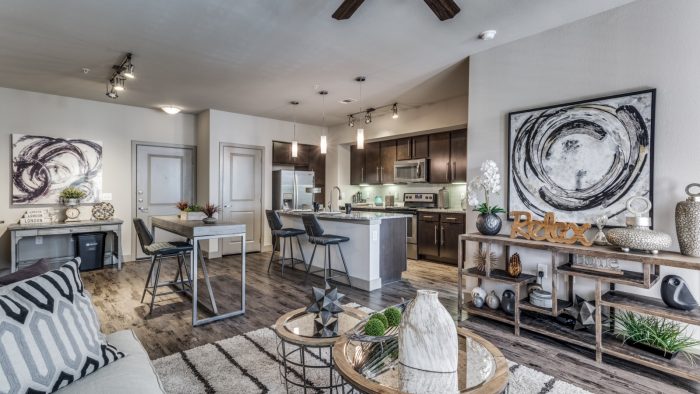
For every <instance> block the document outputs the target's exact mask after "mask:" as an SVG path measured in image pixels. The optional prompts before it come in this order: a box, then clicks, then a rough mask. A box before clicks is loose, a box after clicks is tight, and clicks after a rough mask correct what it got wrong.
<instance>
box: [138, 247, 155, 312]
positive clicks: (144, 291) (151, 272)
mask: <svg viewBox="0 0 700 394" xmlns="http://www.w3.org/2000/svg"><path fill="white" fill-rule="evenodd" d="M155 263H156V256H151V268H150V269H149V270H148V278H147V279H146V284H144V285H143V294H142V295H141V303H142V304H143V300H144V298H146V290H147V289H148V285H149V284H150V283H151V276H152V275H153V266H154V265H155Z"/></svg>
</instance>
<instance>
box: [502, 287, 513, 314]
mask: <svg viewBox="0 0 700 394" xmlns="http://www.w3.org/2000/svg"><path fill="white" fill-rule="evenodd" d="M501 309H503V312H505V313H506V315H508V316H513V315H515V293H514V292H513V290H506V291H504V292H503V295H502V296H501Z"/></svg>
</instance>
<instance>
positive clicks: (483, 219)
mask: <svg viewBox="0 0 700 394" xmlns="http://www.w3.org/2000/svg"><path fill="white" fill-rule="evenodd" d="M500 191H501V175H500V174H499V172H498V166H497V165H496V162H494V161H493V160H486V161H485V162H483V163H482V164H481V175H478V176H476V177H474V178H473V179H472V180H471V181H469V184H468V185H467V196H468V198H469V205H470V206H471V207H472V209H473V210H474V211H476V212H479V216H478V217H477V218H476V229H477V230H479V232H480V233H482V234H484V235H496V234H498V232H499V231H501V225H502V222H501V218H500V216H498V214H499V213H503V212H505V210H504V209H503V208H501V207H499V206H498V205H491V204H490V201H489V197H490V196H491V195H493V194H498V193H499V192H500ZM481 192H483V196H484V200H483V201H480V200H479V195H480V194H481Z"/></svg>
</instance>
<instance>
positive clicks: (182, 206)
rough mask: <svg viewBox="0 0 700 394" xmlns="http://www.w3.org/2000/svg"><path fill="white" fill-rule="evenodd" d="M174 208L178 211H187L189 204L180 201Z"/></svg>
mask: <svg viewBox="0 0 700 394" xmlns="http://www.w3.org/2000/svg"><path fill="white" fill-rule="evenodd" d="M175 206H176V207H177V209H179V210H180V211H187V208H188V207H189V206H190V203H188V202H187V201H180V202H178V203H177V204H175Z"/></svg>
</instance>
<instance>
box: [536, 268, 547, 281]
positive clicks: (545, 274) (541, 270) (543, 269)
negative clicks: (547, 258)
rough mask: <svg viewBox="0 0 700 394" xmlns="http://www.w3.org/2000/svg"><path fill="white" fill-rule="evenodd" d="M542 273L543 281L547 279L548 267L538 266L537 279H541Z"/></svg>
mask: <svg viewBox="0 0 700 394" xmlns="http://www.w3.org/2000/svg"><path fill="white" fill-rule="evenodd" d="M540 272H544V276H543V277H542V279H547V265H546V264H537V277H538V278H539V275H540Z"/></svg>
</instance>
